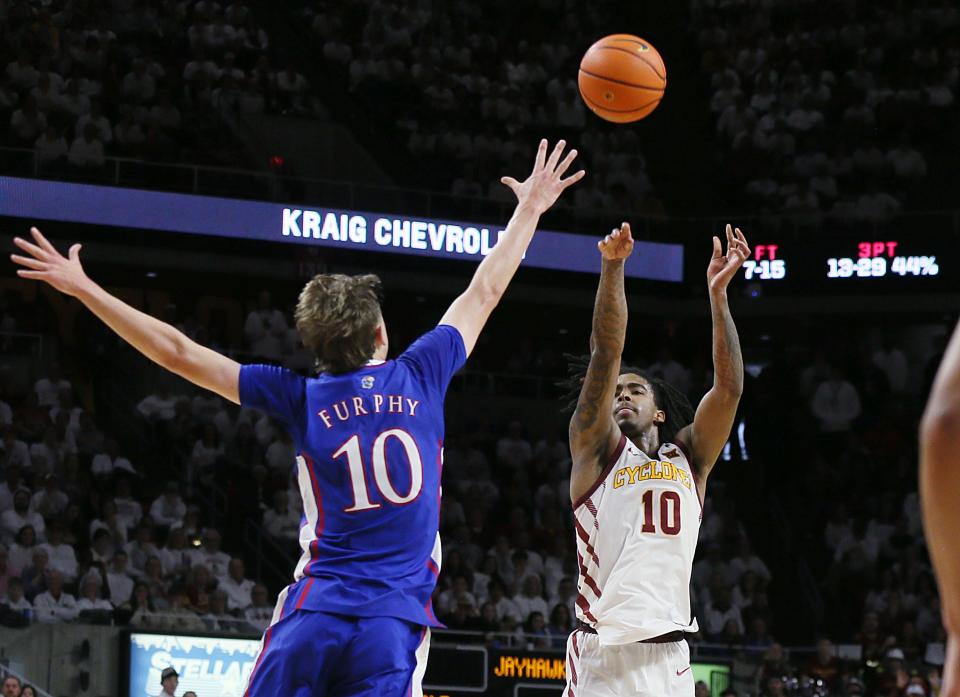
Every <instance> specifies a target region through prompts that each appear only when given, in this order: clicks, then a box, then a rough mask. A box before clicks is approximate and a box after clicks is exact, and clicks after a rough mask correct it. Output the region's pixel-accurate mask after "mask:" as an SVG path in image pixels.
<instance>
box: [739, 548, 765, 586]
mask: <svg viewBox="0 0 960 697" xmlns="http://www.w3.org/2000/svg"><path fill="white" fill-rule="evenodd" d="M729 569H730V576H731V579H732V580H733V582H734V583H737V582H738V581H739V580H740V577H741V576H743V575H744V574H745V573H746V572H748V571H752V572H753V573H755V574H756V575H757V576H758V577H760V578H761V579H762V580H764V581H769V580H770V569H768V568H767V565H766V564H764V563H763V560H762V559H761V558H760V557H758V556H757V555H756V554H751V555H750V556H749V557H747V558H746V559H744V558H743V557H736V558H734V559H732V560H731V561H730V565H729Z"/></svg>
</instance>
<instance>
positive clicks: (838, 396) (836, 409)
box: [813, 378, 860, 433]
mask: <svg viewBox="0 0 960 697" xmlns="http://www.w3.org/2000/svg"><path fill="white" fill-rule="evenodd" d="M813 415H814V416H816V417H817V418H818V419H819V420H820V428H821V429H822V430H823V431H825V432H827V433H838V432H841V431H847V430H849V429H850V425H851V424H852V423H853V420H854V419H856V418H857V417H858V416H860V396H859V395H858V394H857V390H856V388H855V387H854V386H853V385H851V384H850V383H849V382H847V381H846V380H844V379H842V378H841V379H830V380H825V381H823V382H822V383H820V385H819V386H818V387H817V389H816V391H815V392H814V393H813Z"/></svg>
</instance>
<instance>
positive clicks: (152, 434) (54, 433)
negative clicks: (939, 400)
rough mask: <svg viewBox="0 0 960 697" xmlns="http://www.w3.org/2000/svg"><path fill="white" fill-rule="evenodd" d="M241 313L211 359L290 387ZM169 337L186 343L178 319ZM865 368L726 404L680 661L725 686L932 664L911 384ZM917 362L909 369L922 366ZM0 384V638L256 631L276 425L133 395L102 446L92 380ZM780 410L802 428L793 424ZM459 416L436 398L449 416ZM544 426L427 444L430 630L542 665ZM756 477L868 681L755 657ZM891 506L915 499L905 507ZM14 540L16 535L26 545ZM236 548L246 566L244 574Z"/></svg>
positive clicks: (279, 487)
mask: <svg viewBox="0 0 960 697" xmlns="http://www.w3.org/2000/svg"><path fill="white" fill-rule="evenodd" d="M42 307H43V304H42V303H30V304H25V303H23V301H22V300H21V299H20V296H19V295H18V294H16V293H8V294H7V295H6V296H5V300H4V303H3V304H2V318H0V326H2V327H3V331H4V332H6V333H5V334H3V335H2V336H3V337H4V338H3V340H5V341H7V342H9V341H11V340H12V338H11V337H13V336H15V335H14V334H13V332H14V331H18V332H20V333H24V332H26V333H28V334H29V333H30V332H33V331H40V332H46V333H48V334H50V333H52V335H49V339H50V343H52V344H54V345H55V344H56V343H57V340H58V339H57V336H56V335H57V333H58V331H59V330H58V329H57V327H56V325H55V324H53V323H50V324H48V322H50V320H48V319H46V318H45V317H46V313H45V312H44V311H43V309H42ZM248 307H249V312H248V314H247V317H246V321H245V324H244V331H243V337H242V338H241V337H239V336H238V337H236V338H235V339H236V341H237V344H236V345H234V346H233V351H234V352H235V353H236V354H237V355H238V356H240V357H243V356H247V357H249V358H248V360H253V359H254V358H253V357H254V356H256V357H259V358H257V360H270V361H272V362H276V363H281V364H286V365H290V366H295V367H298V368H299V369H301V370H304V371H306V370H308V369H309V361H308V360H307V359H306V358H305V357H304V356H303V355H302V351H298V349H297V343H296V341H295V340H294V335H293V333H292V329H291V320H290V318H289V316H288V315H287V314H286V313H285V312H283V311H282V310H281V309H280V308H279V306H278V305H277V304H275V303H274V301H273V300H272V298H271V297H270V296H269V295H268V294H260V295H259V296H258V297H257V298H251V300H250V303H249V305H248ZM179 312H182V313H183V315H184V316H191V315H192V313H191V312H189V309H188V308H185V309H181V310H179ZM178 316H179V315H178V314H171V317H170V319H174V320H176V317H178ZM176 321H177V322H178V324H179V325H180V326H181V328H182V329H183V330H184V331H186V332H188V333H190V334H192V335H194V336H198V332H199V328H198V327H197V326H196V324H195V323H193V322H192V321H191V320H187V321H182V320H176ZM105 336H106V335H105ZM199 338H204V337H203V336H199ZM748 340H749V339H748ZM91 341H93V343H95V344H96V343H97V342H98V341H99V340H98V339H97V338H96V337H94V338H93V339H91ZM98 345H99V344H98ZM866 346H867V343H866V342H863V343H862V344H861V345H860V346H858V347H857V349H856V350H857V351H858V352H859V353H853V354H850V353H836V354H833V355H830V356H826V355H823V354H822V353H818V352H815V351H812V352H810V353H803V354H798V356H799V358H798V362H797V363H796V364H795V365H784V364H782V363H778V362H774V363H771V364H770V365H768V366H766V367H765V368H764V369H763V370H762V372H760V373H759V377H757V378H756V379H755V380H752V381H751V382H750V383H749V384H748V390H747V393H746V395H745V401H744V409H743V417H742V418H743V424H744V426H745V433H744V432H741V437H739V438H736V439H734V442H732V444H731V445H732V447H731V449H730V451H729V452H727V453H726V454H725V455H724V458H725V460H726V461H725V462H721V463H720V465H719V466H718V468H717V474H716V475H715V476H714V481H712V482H711V485H710V489H709V492H708V496H707V505H706V508H705V511H704V516H703V523H702V528H701V535H700V545H699V552H698V558H697V561H696V563H695V566H694V604H695V608H696V613H697V615H698V617H699V621H700V627H701V632H700V635H699V638H698V639H699V641H700V642H703V644H704V646H709V647H712V650H714V651H719V652H720V653H721V654H723V653H725V654H726V655H729V656H743V655H752V656H756V660H755V661H754V662H753V663H751V664H750V665H757V666H759V668H758V669H757V670H758V672H756V673H750V675H748V676H747V677H746V678H743V679H744V680H746V681H747V682H751V681H754V682H757V684H759V685H760V686H761V688H762V690H763V692H762V694H779V693H778V692H777V691H776V690H778V689H780V688H779V687H777V685H776V683H777V681H780V682H782V683H784V685H785V686H786V688H785V689H786V690H787V693H788V694H792V693H793V692H792V690H793V689H794V687H796V685H799V684H801V683H802V682H803V681H804V680H806V679H807V678H809V677H811V676H813V677H819V678H821V679H823V680H825V681H826V682H827V683H828V684H829V686H830V687H831V689H833V688H836V690H833V691H831V693H830V694H846V693H845V692H844V691H843V690H844V689H846V688H845V687H841V685H847V683H848V682H849V684H850V685H851V686H852V687H851V690H855V689H857V681H866V682H867V684H868V685H877V684H880V683H881V682H882V681H884V680H887V681H889V680H893V679H897V677H896V676H898V675H900V677H903V676H906V678H907V679H909V675H910V670H917V669H919V668H921V667H922V666H924V665H926V664H928V663H935V662H936V660H937V651H938V650H941V649H942V644H941V643H940V642H942V640H943V635H942V629H941V627H940V623H939V616H938V603H937V598H936V591H935V587H934V586H933V584H932V578H931V575H930V570H929V563H928V562H927V560H926V558H925V553H924V551H923V545H922V535H921V532H920V528H919V518H918V513H917V502H916V493H915V484H914V468H915V465H914V462H915V449H916V443H915V438H914V436H913V431H912V426H911V424H913V423H914V422H915V418H916V405H917V404H919V403H920V401H919V400H920V399H921V398H922V394H921V392H919V391H917V390H916V389H914V390H911V389H910V385H918V384H919V385H922V384H923V379H915V376H913V375H912V374H910V372H909V362H908V359H907V358H906V356H905V354H904V352H903V350H902V349H901V348H899V347H898V346H897V345H895V344H893V343H885V344H884V345H882V346H876V347H875V351H874V352H873V353H869V352H867V349H866ZM8 348H10V349H11V351H10V355H12V356H15V355H17V352H18V349H17V347H15V346H13V345H10V344H8ZM224 348H229V343H228V345H227V346H226V347H224ZM932 349H933V351H932V353H931V354H930V355H929V356H926V358H928V363H927V365H935V361H936V358H937V354H936V349H937V346H934V347H932ZM102 350H103V351H104V352H105V355H109V356H111V358H113V357H119V356H121V355H122V354H123V353H124V352H127V353H128V351H126V350H124V349H121V348H119V347H118V346H117V345H116V342H112V343H111V342H109V341H108V342H106V344H105V345H103V346H102ZM539 358H540V357H539V356H537V355H536V354H535V352H534V354H532V355H529V356H528V357H527V358H525V359H521V360H520V362H519V363H517V364H515V365H514V366H513V368H512V369H513V370H516V371H517V372H519V373H523V374H526V375H528V376H529V375H530V374H531V373H533V374H537V373H540V374H541V375H542V376H543V377H544V378H545V379H548V380H553V379H555V377H556V372H555V370H551V369H549V368H542V367H538V366H543V365H545V364H544V362H543V361H541V360H539ZM680 359H682V360H683V361H684V362H685V363H688V365H692V364H697V365H699V368H695V369H691V368H689V367H688V365H684V363H681V362H680V361H679V360H678V359H676V358H673V357H672V356H670V355H667V354H666V353H663V354H662V355H661V356H660V357H659V359H658V360H656V361H655V362H653V363H652V364H651V365H650V369H651V370H652V371H654V372H655V373H657V374H660V375H663V376H666V377H668V378H669V379H671V380H672V381H673V382H674V383H677V384H680V385H685V386H686V389H688V391H689V392H690V394H691V396H694V397H695V396H696V395H697V393H698V392H702V390H703V387H704V383H705V382H706V381H707V380H708V379H709V374H708V373H707V372H705V370H704V368H703V365H702V363H701V362H700V361H698V360H695V359H690V358H689V357H688V356H680ZM861 359H862V360H861ZM914 362H915V361H914ZM121 363H122V360H120V359H119V358H117V364H118V365H119V364H121ZM547 365H549V363H548V364H547ZM141 368H142V366H141ZM928 372H929V369H928ZM551 373H552V375H551ZM0 375H2V380H0V425H2V426H0V428H3V430H4V438H3V442H2V444H0V472H2V477H3V480H4V482H3V483H2V484H0V510H2V511H3V515H2V520H0V524H2V528H3V530H2V534H3V542H4V547H3V548H2V549H3V557H0V559H3V566H2V567H0V568H2V569H3V570H2V572H0V582H2V583H3V586H4V587H3V588H0V598H2V600H0V622H3V623H4V624H6V625H7V626H11V627H15V626H23V624H24V623H25V622H26V621H27V620H26V619H25V613H24V610H27V609H30V611H31V612H30V613H29V614H32V619H33V621H42V622H66V621H70V622H107V621H110V622H129V623H131V624H132V625H134V626H139V627H144V628H153V629H171V630H176V631H194V630H216V631H223V632H238V633H245V634H249V633H255V632H257V631H260V630H261V629H262V628H263V627H264V626H265V623H266V622H268V621H269V617H270V614H271V612H272V607H271V603H272V597H273V593H274V592H275V591H276V590H277V588H278V586H279V585H281V584H283V583H285V582H286V575H287V574H288V573H289V570H290V568H291V566H292V563H293V560H294V559H295V557H296V554H297V550H296V543H295V541H294V537H295V530H296V529H297V527H298V525H299V519H300V515H299V508H298V506H299V495H298V492H297V489H296V485H295V482H293V481H292V480H291V477H290V475H289V472H290V464H291V461H292V458H293V448H292V446H291V444H290V442H289V440H288V439H287V438H286V437H285V436H284V434H283V433H282V431H281V429H278V428H277V426H276V424H274V423H272V422H271V421H270V420H269V419H268V418H266V417H265V416H263V415H261V414H258V413H256V412H253V411H250V410H242V409H237V408H234V407H232V406H230V405H227V404H225V403H224V402H222V400H219V399H216V398H210V397H208V396H206V395H201V394H198V393H196V392H190V393H184V394H182V395H180V394H175V393H173V392H170V391H169V390H168V389H167V388H166V387H165V386H164V383H163V382H162V381H157V382H156V388H155V389H154V390H153V391H152V392H150V393H143V394H140V395H138V396H136V398H135V400H134V401H133V402H132V404H134V405H135V407H133V408H132V409H133V411H134V412H135V413H130V414H129V415H128V416H129V419H128V420H127V421H125V422H122V423H121V422H120V421H118V419H117V418H116V416H115V415H110V416H109V417H108V414H107V413H106V411H105V410H104V411H102V412H101V411H97V409H96V403H97V394H98V392H99V393H101V394H107V395H110V394H113V392H111V389H113V388H111V387H110V385H109V384H108V385H105V386H104V385H101V386H95V385H94V384H91V380H93V381H97V380H100V379H103V376H93V377H91V376H90V375H85V374H82V373H80V372H70V371H67V370H65V369H61V367H60V366H59V365H57V364H45V365H44V369H43V370H41V371H40V372H37V373H35V374H34V375H33V376H32V377H31V378H30V379H29V380H24V379H23V378H22V377H21V374H19V373H17V374H15V373H14V372H13V371H11V370H10V369H9V366H7V367H6V368H5V369H4V370H2V372H0ZM921 378H922V376H921ZM116 379H117V377H116V376H113V377H106V381H107V382H108V383H109V382H110V381H111V380H116ZM150 379H152V378H150ZM787 395H800V397H799V399H801V401H802V403H803V404H805V405H808V406H807V407H806V408H802V409H800V410H798V411H797V412H793V411H792V410H791V408H790V406H789V404H790V402H789V399H790V398H789V397H788V396H787ZM460 398H461V397H460V395H458V394H457V393H456V392H454V393H453V394H452V395H451V399H450V400H449V401H451V402H454V403H455V402H456V401H457V400H458V399H460ZM905 405H906V406H905ZM550 408H551V409H557V406H556V405H555V404H554V405H551V406H550ZM791 414H792V415H791ZM556 425H557V428H556V429H553V430H545V431H542V432H539V431H537V432H531V431H530V429H529V428H528V427H527V425H526V424H525V423H524V422H523V421H521V420H514V421H509V422H502V423H496V424H494V425H493V427H492V428H481V429H477V428H475V427H473V426H472V425H468V424H465V423H458V422H451V423H450V424H449V425H448V431H449V441H448V442H449V445H448V448H447V455H446V466H445V468H444V477H445V479H444V505H443V513H442V522H441V532H442V536H443V541H444V548H445V559H444V566H443V571H442V574H441V577H440V582H439V584H438V587H437V591H436V594H435V596H434V605H435V607H436V611H437V614H438V616H439V617H440V618H441V619H442V620H443V621H445V623H446V624H447V625H448V626H449V627H450V629H451V630H456V631H464V632H473V634H468V635H464V637H461V639H460V641H488V642H494V643H503V642H513V643H514V644H515V645H517V646H529V647H533V648H544V649H551V648H559V647H561V646H562V644H563V641H564V637H565V635H566V633H567V632H568V631H569V629H570V628H571V626H572V621H573V612H572V611H573V601H574V599H575V595H576V588H575V583H576V578H577V562H576V557H575V551H574V546H573V533H572V531H571V529H570V518H569V516H568V515H567V510H568V509H567V508H566V506H567V505H568V504H567V503H566V497H567V487H568V484H567V471H568V467H569V464H568V459H567V458H568V455H567V448H566V443H565V436H564V433H563V428H562V416H560V415H559V414H558V419H557V422H556ZM128 429H132V430H133V432H134V433H135V434H136V437H137V438H138V439H139V438H141V437H144V438H146V443H147V446H146V447H145V448H143V449H141V450H140V451H138V452H136V453H134V452H133V451H132V450H128V449H126V448H124V447H122V446H121V445H119V444H118V441H121V442H123V441H124V440H125V439H124V438H123V435H124V434H123V433H122V432H121V430H128ZM784 439H787V440H788V441H790V442H794V443H795V445H796V447H795V448H793V449H792V450H794V451H796V452H798V453H801V454H802V456H798V458H797V459H796V461H794V460H791V459H790V458H788V457H785V456H784V455H783V454H782V452H781V449H778V446H777V445H776V443H779V442H782V441H783V440H784ZM127 442H129V440H128V439H127ZM147 452H153V453H155V456H154V457H150V456H148V455H146V454H145V453H147ZM757 461H760V462H763V463H767V464H766V466H776V467H777V468H778V474H779V475H783V476H782V477H779V476H778V477H777V478H776V480H774V478H771V486H770V491H771V492H772V494H773V495H774V496H779V497H780V500H781V502H782V503H783V505H784V506H786V507H787V508H788V517H789V518H790V519H791V520H794V521H804V520H815V521H818V522H817V523H815V524H811V525H803V526H802V528H803V530H804V533H803V534H802V535H800V539H798V540H797V541H796V543H797V547H796V553H797V554H799V555H802V557H803V559H804V561H805V562H806V563H808V564H809V566H810V567H811V569H812V570H813V577H814V578H815V579H817V588H816V591H817V592H818V593H819V595H820V598H821V606H820V611H821V614H822V621H821V622H820V623H819V631H820V632H821V636H822V637H823V641H824V642H827V637H829V639H830V640H832V641H833V642H835V643H836V644H851V645H856V646H858V647H859V648H858V649H857V651H859V652H860V654H859V655H860V656H862V658H863V659H864V660H868V661H870V662H871V663H867V664H865V665H866V666H867V668H866V669H864V664H862V663H861V662H860V661H859V660H855V661H842V660H840V659H838V658H837V657H836V656H835V655H834V653H835V650H834V649H833V648H830V649H829V650H828V649H826V648H823V649H822V653H823V656H821V657H820V658H819V659H818V658H816V657H815V656H813V655H812V654H811V657H810V660H809V662H808V661H807V658H806V657H805V655H804V654H802V653H797V652H793V653H791V654H789V655H785V654H784V653H783V649H782V648H781V645H780V644H779V643H777V639H776V637H778V636H780V635H781V634H783V635H787V636H790V631H789V630H790V627H788V626H785V625H782V624H778V623H780V622H782V620H781V618H783V617H787V616H789V613H787V612H785V608H784V607H782V605H781V603H780V598H781V594H780V593H779V592H778V586H782V585H783V584H785V583H786V582H787V579H780V580H779V581H778V577H777V575H776V574H777V571H778V568H780V567H778V565H777V562H776V560H775V559H773V558H771V559H769V560H765V559H764V556H765V555H764V552H763V551H762V549H763V550H765V549H769V548H770V547H769V545H770V541H769V540H767V539H765V535H767V534H769V531H766V532H765V531H764V530H763V529H762V528H761V527H758V526H755V525H753V524H752V521H750V520H749V519H748V518H743V517H741V516H738V514H737V511H738V510H739V509H738V506H737V491H736V489H737V486H738V484H737V482H736V480H731V479H728V478H727V477H726V474H725V472H726V473H730V472H733V471H734V470H736V469H738V468H741V467H745V466H748V464H749V462H754V463H756V462H757ZM770 463H776V464H774V465H771V464H770ZM754 466H755V467H756V465H754ZM902 491H910V492H913V493H911V494H910V495H908V496H907V498H906V499H905V500H904V499H902V495H901V497H898V495H897V493H896V492H902ZM225 501H229V502H232V510H230V509H231V505H230V504H225V503H223V502H225ZM250 511H258V513H254V514H253V515H250V513H249V512H250ZM238 515H239V517H238ZM238 520H239V521H240V524H239V525H237V521H238ZM31 526H32V534H31V532H30V530H29V529H26V530H25V529H24V528H25V527H26V528H30V527H31ZM254 534H255V535H256V537H257V539H258V540H259V543H258V544H259V547H257V548H256V549H257V552H256V554H251V545H250V540H251V539H254V538H253V537H251V535H254ZM781 542H782V540H781V539H780V538H778V539H777V541H776V544H780V543H781ZM754 548H756V549H757V550H760V551H754ZM761 548H762V549H761ZM4 557H5V558H4ZM826 645H827V644H824V646H826ZM938 647H939V648H938ZM931 652H932V653H931ZM844 655H849V654H844ZM871 666H872V667H871ZM878 666H879V667H878ZM751 670H752V669H751ZM891 671H892V672H891ZM904 671H905V672H904ZM921 677H922V678H923V679H924V680H928V678H929V677H930V676H927V675H926V673H923V674H922V676H921ZM934 679H935V676H934ZM791 681H793V682H791ZM851 681H852V682H851ZM878 681H879V682H878ZM791 685H794V687H791ZM871 689H872V688H871ZM837 690H839V691H837ZM823 694H825V693H823ZM849 694H855V693H854V692H850V693H849ZM877 694H881V693H879V692H878V693H877Z"/></svg>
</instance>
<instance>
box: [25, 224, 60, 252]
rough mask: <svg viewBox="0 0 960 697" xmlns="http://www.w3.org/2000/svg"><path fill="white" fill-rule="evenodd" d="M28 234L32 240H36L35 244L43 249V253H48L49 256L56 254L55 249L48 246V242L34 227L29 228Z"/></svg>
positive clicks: (50, 245)
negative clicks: (31, 236)
mask: <svg viewBox="0 0 960 697" xmlns="http://www.w3.org/2000/svg"><path fill="white" fill-rule="evenodd" d="M30 234H31V235H33V239H34V240H36V243H37V244H38V245H40V247H42V248H43V250H44V251H46V252H49V253H50V254H57V250H56V248H55V247H54V246H53V245H52V244H50V241H49V240H48V239H47V238H46V237H44V236H43V233H42V232H40V230H38V229H37V228H35V227H32V228H30Z"/></svg>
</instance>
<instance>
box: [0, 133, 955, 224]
mask: <svg viewBox="0 0 960 697" xmlns="http://www.w3.org/2000/svg"><path fill="white" fill-rule="evenodd" d="M0 172H3V173H4V174H6V175H9V176H21V177H35V178H44V179H52V180H62V181H82V182H84V183H91V184H101V185H110V186H118V187H129V188H138V189H156V190H161V191H175V192H183V193H191V194H198V195H208V196H227V197H231V198H241V199H244V198H246V199H258V200H266V201H283V202H288V203H312V204H314V205H322V206H324V207H328V208H347V209H356V210H359V209H363V210H372V211H382V212H397V213H401V212H402V213H404V214H406V215H421V216H426V217H437V218H447V217H452V218H470V219H475V220H477V221H478V222H495V221H503V220H506V219H507V218H508V217H509V216H510V214H511V212H512V210H513V207H514V201H513V200H512V198H511V197H504V198H502V199H491V198H478V197H469V196H456V195H453V194H449V193H444V192H439V191H424V190H422V189H409V188H403V187H396V186H382V185H370V184H364V183H359V182H346V181H343V180H333V179H318V178H309V177H292V176H285V175H282V174H279V173H276V172H270V171H255V170H244V169H235V168H229V167H214V166H208V165H196V164H173V163H161V162H148V161H146V160H137V159H132V158H123V157H107V158H105V165H104V166H103V167H102V168H100V169H98V170H96V171H92V172H81V171H78V170H74V169H70V168H68V167H66V166H64V165H63V164H59V163H58V164H54V165H50V164H44V163H43V162H42V160H41V158H40V157H39V155H38V153H36V152H35V151H33V150H28V149H25V148H10V147H0ZM557 210H558V215H560V216H562V218H563V225H561V226H560V227H564V228H568V229H572V230H576V229H580V228H583V227H589V229H591V230H593V229H594V228H595V227H596V226H597V225H598V224H600V223H601V221H602V223H603V225H608V224H609V221H610V220H620V219H622V218H626V219H629V220H631V221H633V224H634V231H635V234H638V235H640V236H643V237H654V238H664V239H677V238H678V237H679V238H686V237H688V236H690V235H694V234H697V235H700V236H702V235H703V234H704V231H705V230H715V229H717V228H718V227H719V226H720V225H721V224H722V223H725V222H727V221H729V220H736V221H737V222H738V223H739V224H740V225H741V227H744V228H745V229H751V230H763V231H764V233H776V234H779V235H795V236H799V235H809V234H810V232H811V231H818V230H821V231H822V230H829V231H831V232H834V231H836V232H845V231H846V232H851V233H854V232H856V233H864V234H866V233H870V232H875V231H882V230H891V229H893V228H894V227H897V228H903V227H904V226H907V227H908V229H907V230H906V231H907V232H909V231H910V230H911V229H923V230H924V231H926V232H930V231H935V232H939V233H941V234H952V235H954V236H960V210H946V211H922V212H911V213H903V214H899V215H897V216H895V217H892V218H890V219H888V220H885V221H879V222H878V221H853V220H850V219H849V218H847V217H845V216H836V215H831V214H828V213H824V214H822V215H821V216H819V219H816V220H812V219H811V216H810V214H795V215H794V214H788V213H783V214H777V215H755V214H751V213H747V212H737V211H731V212H728V213H725V214H722V215H710V216H677V215H650V214H647V213H644V212H642V211H640V212H638V211H611V210H600V209H585V208H574V207H573V206H572V205H570V203H569V201H566V200H561V201H560V203H559V204H558V205H557ZM604 229H605V228H604ZM901 231H903V230H901Z"/></svg>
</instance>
